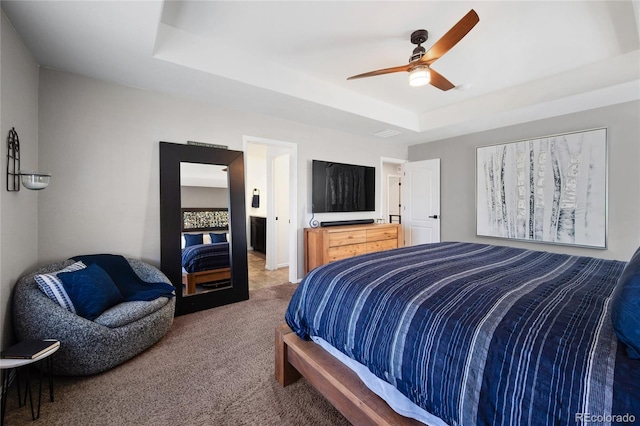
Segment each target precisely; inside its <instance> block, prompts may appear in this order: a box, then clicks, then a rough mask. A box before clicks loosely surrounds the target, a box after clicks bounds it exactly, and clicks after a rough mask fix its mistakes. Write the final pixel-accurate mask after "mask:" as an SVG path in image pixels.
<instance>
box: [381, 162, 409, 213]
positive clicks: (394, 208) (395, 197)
mask: <svg viewBox="0 0 640 426" xmlns="http://www.w3.org/2000/svg"><path fill="white" fill-rule="evenodd" d="M406 162H407V160H401V159H399V158H390V157H382V158H381V159H380V170H382V174H381V176H380V181H381V185H380V187H381V188H382V194H381V197H380V217H381V219H384V222H385V223H402V213H401V208H400V205H401V203H402V198H401V188H402V170H401V169H402V164H403V163H406Z"/></svg>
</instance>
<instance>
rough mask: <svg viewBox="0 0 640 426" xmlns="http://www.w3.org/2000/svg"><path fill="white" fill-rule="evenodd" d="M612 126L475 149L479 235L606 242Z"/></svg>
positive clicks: (599, 245) (591, 244)
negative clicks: (609, 140)
mask: <svg viewBox="0 0 640 426" xmlns="http://www.w3.org/2000/svg"><path fill="white" fill-rule="evenodd" d="M606 145H607V129H595V130H589V131H584V132H576V133H567V134H561V135H555V136H546V137H543V138H539V139H531V140H525V141H519V142H511V143H506V144H501V145H493V146H486V147H481V148H477V150H476V173H477V179H476V182H477V189H476V191H477V192H476V194H477V195H476V199H477V207H476V232H477V235H479V236H488V237H500V238H509V239H518V240H529V241H539V242H546V243H558V244H570V245H577V246H586V247H594V248H606V201H607V196H606V189H607V184H606V177H607V170H606V163H607V147H606Z"/></svg>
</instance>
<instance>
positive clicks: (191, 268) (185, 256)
mask: <svg viewBox="0 0 640 426" xmlns="http://www.w3.org/2000/svg"><path fill="white" fill-rule="evenodd" d="M230 265H231V262H230V261H229V243H228V242H224V243H212V244H196V245H192V246H189V247H185V248H183V249H182V267H183V268H184V270H185V271H186V272H189V273H192V272H200V271H210V270H212V269H220V268H228V267H229V266H230Z"/></svg>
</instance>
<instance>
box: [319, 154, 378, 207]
mask: <svg viewBox="0 0 640 426" xmlns="http://www.w3.org/2000/svg"><path fill="white" fill-rule="evenodd" d="M375 203H376V168H375V167H370V166H356V165H354V164H343V163H333V162H328V161H320V160H313V162H312V175H311V204H312V205H311V211H312V212H313V213H328V212H372V211H375Z"/></svg>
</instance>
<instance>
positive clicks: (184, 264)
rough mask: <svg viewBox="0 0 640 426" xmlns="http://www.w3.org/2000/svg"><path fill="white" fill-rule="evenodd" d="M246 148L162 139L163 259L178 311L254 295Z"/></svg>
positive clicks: (161, 216)
mask: <svg viewBox="0 0 640 426" xmlns="http://www.w3.org/2000/svg"><path fill="white" fill-rule="evenodd" d="M245 224H246V220H245V191H244V158H243V153H242V152H241V151H232V150H226V149H218V148H210V147H204V146H196V145H184V144H176V143H169V142H160V244H161V246H160V257H161V258H160V262H161V269H162V271H163V272H164V273H165V275H167V277H168V278H169V279H170V280H171V282H172V283H173V285H174V286H175V287H176V315H183V314H188V313H191V312H196V311H200V310H203V309H209V308H213V307H216V306H221V305H226V304H228V303H233V302H238V301H241V300H246V299H248V298H249V280H248V268H247V237H246V225H245Z"/></svg>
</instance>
